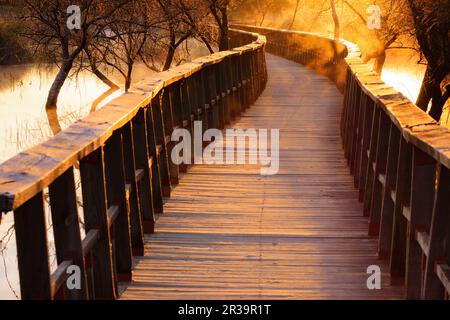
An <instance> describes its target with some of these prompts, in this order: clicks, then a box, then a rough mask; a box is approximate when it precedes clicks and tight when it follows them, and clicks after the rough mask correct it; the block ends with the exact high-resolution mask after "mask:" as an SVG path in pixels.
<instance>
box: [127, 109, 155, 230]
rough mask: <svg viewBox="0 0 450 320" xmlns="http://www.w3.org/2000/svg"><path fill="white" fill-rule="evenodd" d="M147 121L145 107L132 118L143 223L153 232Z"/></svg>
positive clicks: (150, 165) (153, 218)
mask: <svg viewBox="0 0 450 320" xmlns="http://www.w3.org/2000/svg"><path fill="white" fill-rule="evenodd" d="M146 122H147V119H146V113H145V111H144V109H141V110H139V112H138V114H137V115H136V116H135V118H134V119H133V120H132V123H133V126H132V127H133V142H134V153H135V161H136V180H138V181H137V183H138V190H139V200H140V207H141V214H142V224H143V229H144V233H153V232H154V231H155V216H154V210H153V191H152V166H153V159H152V158H150V157H149V152H148V145H147V123H146Z"/></svg>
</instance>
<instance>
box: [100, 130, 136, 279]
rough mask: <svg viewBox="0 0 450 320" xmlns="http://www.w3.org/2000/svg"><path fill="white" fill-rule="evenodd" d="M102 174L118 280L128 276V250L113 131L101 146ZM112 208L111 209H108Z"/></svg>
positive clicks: (119, 145)
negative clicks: (112, 235)
mask: <svg viewBox="0 0 450 320" xmlns="http://www.w3.org/2000/svg"><path fill="white" fill-rule="evenodd" d="M105 177H106V191H107V195H108V208H109V210H108V214H109V219H108V222H109V227H110V229H111V230H112V232H113V234H114V248H113V250H114V256H115V259H114V260H115V265H116V271H117V278H118V281H125V280H127V281H128V280H130V279H131V267H132V249H131V231H130V229H131V224H130V204H129V195H128V196H127V193H126V188H125V184H126V180H125V166H124V152H123V139H122V134H121V131H120V130H119V131H116V132H115V133H114V135H113V136H112V137H111V139H110V140H109V141H108V142H107V144H106V146H105ZM112 208H114V212H111V209H112Z"/></svg>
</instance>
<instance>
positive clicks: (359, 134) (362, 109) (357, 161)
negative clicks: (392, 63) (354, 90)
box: [353, 90, 368, 189]
mask: <svg viewBox="0 0 450 320" xmlns="http://www.w3.org/2000/svg"><path fill="white" fill-rule="evenodd" d="M367 99H368V97H367V95H366V94H365V93H364V91H362V90H361V95H360V98H359V104H358V109H359V117H358V128H357V130H356V134H355V138H356V146H355V155H354V159H353V161H354V165H353V166H354V169H353V176H354V185H355V188H357V189H359V173H360V165H361V151H362V141H363V137H364V126H365V124H366V123H365V121H364V118H365V114H366V110H367Z"/></svg>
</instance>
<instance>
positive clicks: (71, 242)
mask: <svg viewBox="0 0 450 320" xmlns="http://www.w3.org/2000/svg"><path fill="white" fill-rule="evenodd" d="M49 196H50V207H51V214H52V223H53V235H54V240H55V249H56V260H57V263H58V265H59V264H61V263H63V262H64V261H72V264H74V265H76V266H78V267H79V268H80V270H81V281H80V282H81V289H80V290H77V289H75V290H63V293H64V297H65V298H66V299H71V300H85V299H87V298H88V283H87V275H86V266H85V261H84V255H83V250H82V245H81V234H80V224H79V219H78V206H77V195H76V191H75V177H74V172H73V168H70V169H68V170H67V171H66V172H64V173H63V174H62V175H61V176H59V177H58V178H57V179H56V180H55V181H54V182H53V183H52V184H51V185H50V186H49Z"/></svg>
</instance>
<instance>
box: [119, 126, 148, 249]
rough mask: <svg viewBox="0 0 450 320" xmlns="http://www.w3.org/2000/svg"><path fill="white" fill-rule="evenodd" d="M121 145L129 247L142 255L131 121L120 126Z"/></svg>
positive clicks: (139, 209) (139, 210)
mask: <svg viewBox="0 0 450 320" xmlns="http://www.w3.org/2000/svg"><path fill="white" fill-rule="evenodd" d="M122 138H123V141H122V147H123V155H124V162H123V164H124V169H125V184H127V185H129V186H130V187H131V188H130V189H129V200H128V201H129V206H130V226H131V247H132V249H133V255H138V256H140V255H142V253H143V248H144V226H143V222H142V211H141V200H140V197H139V196H140V195H139V186H138V182H137V181H136V158H135V142H134V134H133V123H132V122H130V123H129V124H128V125H126V126H124V127H123V128H122Z"/></svg>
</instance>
